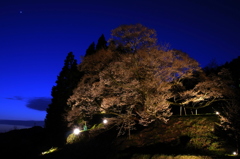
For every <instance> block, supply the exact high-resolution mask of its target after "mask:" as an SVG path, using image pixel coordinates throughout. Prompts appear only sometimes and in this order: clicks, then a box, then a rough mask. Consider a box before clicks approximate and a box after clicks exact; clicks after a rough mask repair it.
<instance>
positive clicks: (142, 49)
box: [66, 25, 199, 135]
mask: <svg viewBox="0 0 240 159" xmlns="http://www.w3.org/2000/svg"><path fill="white" fill-rule="evenodd" d="M120 27H121V26H120ZM125 27H126V26H124V28H125ZM141 27H142V28H141ZM126 28H127V29H126V30H123V31H121V36H120V37H121V38H120V39H119V41H121V40H122V41H124V38H125V37H127V39H129V41H130V42H127V43H126V44H125V43H123V44H124V45H122V46H123V47H125V45H126V48H129V46H128V43H131V44H134V45H131V47H133V48H132V49H130V50H129V51H128V52H126V50H127V49H125V50H124V52H122V50H118V49H117V48H118V46H117V45H115V47H109V49H107V50H101V52H97V53H96V54H94V55H91V56H88V58H85V59H84V60H83V62H82V63H81V64H80V66H79V69H81V71H85V72H87V73H85V75H84V77H83V78H82V80H81V82H80V83H79V85H78V87H77V88H76V89H75V91H74V94H73V95H72V96H71V97H70V98H69V100H68V103H69V104H70V105H72V110H71V111H69V113H68V115H67V117H66V119H67V120H68V121H69V123H70V124H69V126H71V125H73V124H75V122H76V121H79V120H90V119H91V118H92V117H93V115H94V114H99V113H105V114H113V115H114V117H112V118H111V119H112V122H113V123H114V124H116V125H117V126H118V128H119V135H120V134H124V133H125V132H128V134H129V135H130V131H131V130H133V129H134V128H135V126H136V125H137V124H140V125H143V126H147V125H149V124H150V123H152V122H154V121H156V120H160V121H163V122H167V121H168V119H169V117H170V116H171V114H172V113H171V111H170V110H171V109H170V107H169V106H170V103H169V102H168V100H167V99H169V98H171V97H172V93H171V92H170V89H171V87H172V85H173V84H174V81H176V80H180V79H181V78H186V77H188V76H191V75H192V73H193V72H194V71H196V70H199V67H198V65H199V64H198V62H197V61H195V60H194V59H192V58H190V57H189V56H188V55H187V54H186V53H183V52H181V51H177V50H167V51H166V50H162V49H160V48H162V47H159V46H157V45H156V44H155V39H154V38H153V39H151V37H152V36H149V35H150V34H148V31H149V30H148V29H146V28H145V27H143V26H141V25H140V26H139V25H137V26H133V25H130V26H127V27H126ZM135 29H136V30H135ZM141 29H142V30H141ZM116 30H121V28H117V29H116ZM116 30H114V31H116ZM129 30H130V31H129ZM139 30H141V31H139ZM114 31H113V33H114V34H115V32H114ZM144 31H146V32H147V33H146V34H144ZM150 31H151V32H153V33H154V31H153V30H150ZM125 32H126V33H125ZM125 34H126V35H125ZM131 34H133V35H132V36H131ZM137 35H139V38H140V39H138V36H137ZM153 37H155V36H153ZM131 38H132V39H131ZM144 39H145V41H144ZM112 40H113V39H112ZM119 41H117V42H116V43H119ZM132 41H134V42H132ZM147 41H149V42H147ZM145 42H146V43H147V44H149V45H145V44H146V43H145ZM151 42H152V43H151ZM116 43H115V44H116ZM150 44H151V45H150ZM132 50H134V52H133V51H132Z"/></svg>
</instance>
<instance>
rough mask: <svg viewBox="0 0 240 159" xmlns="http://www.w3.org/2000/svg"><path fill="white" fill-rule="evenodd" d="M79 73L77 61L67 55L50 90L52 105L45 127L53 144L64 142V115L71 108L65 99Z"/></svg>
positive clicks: (75, 84) (72, 56) (77, 79)
mask: <svg viewBox="0 0 240 159" xmlns="http://www.w3.org/2000/svg"><path fill="white" fill-rule="evenodd" d="M80 78H81V73H80V72H79V71H78V69H77V61H76V60H75V59H74V55H73V53H72V52H70V53H68V55H67V57H66V59H65V62H64V66H63V68H62V71H61V72H60V74H59V76H58V77H57V81H56V84H57V85H56V86H53V88H52V103H51V104H50V105H49V108H48V109H47V115H46V119H45V127H46V129H47V131H48V132H49V135H50V137H51V139H52V140H53V143H54V144H57V145H58V144H61V143H64V142H65V138H66V132H67V130H68V129H67V123H66V121H65V119H64V115H65V113H66V111H67V110H69V109H70V108H71V107H70V106H69V105H67V99H68V98H69V97H70V96H71V95H72V93H73V89H74V88H75V87H76V86H77V84H78V81H79V79H80Z"/></svg>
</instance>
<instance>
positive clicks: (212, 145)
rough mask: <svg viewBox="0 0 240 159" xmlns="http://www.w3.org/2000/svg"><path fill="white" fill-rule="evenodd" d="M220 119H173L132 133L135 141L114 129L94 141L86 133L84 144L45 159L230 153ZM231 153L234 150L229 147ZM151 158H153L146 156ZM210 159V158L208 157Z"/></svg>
mask: <svg viewBox="0 0 240 159" xmlns="http://www.w3.org/2000/svg"><path fill="white" fill-rule="evenodd" d="M215 122H218V117H217V116H215V115H209V116H201V115H197V116H182V117H179V116H173V117H171V119H170V120H169V122H168V123H167V124H163V123H155V124H153V125H151V126H149V127H147V128H145V129H143V130H141V131H135V132H132V134H131V136H130V137H131V138H130V139H129V138H128V137H127V136H121V137H118V138H116V134H117V131H116V130H115V129H111V130H109V131H105V132H102V133H101V134H99V135H98V136H96V137H94V138H91V137H89V136H91V135H89V134H91V132H87V133H85V134H84V133H83V134H82V136H81V137H80V142H77V143H75V144H69V145H67V146H66V147H64V148H63V149H62V150H61V151H58V152H57V153H53V154H50V155H46V156H42V158H54V156H55V157H56V156H58V158H66V157H68V158H78V157H81V158H96V157H103V158H119V159H120V158H125V159H126V158H132V159H134V158H142V157H144V156H146V155H150V156H154V155H155V158H158V157H157V156H161V155H157V154H166V155H175V156H177V155H179V154H182V155H186V154H187V155H202V156H206V155H208V156H215V155H216V154H223V153H226V152H227V151H228V149H226V148H224V146H223V145H222V142H221V141H220V139H219V138H218V137H217V136H216V135H214V131H215ZM229 149H230V150H231V148H229ZM146 158H149V157H146ZM205 158H206V157H205Z"/></svg>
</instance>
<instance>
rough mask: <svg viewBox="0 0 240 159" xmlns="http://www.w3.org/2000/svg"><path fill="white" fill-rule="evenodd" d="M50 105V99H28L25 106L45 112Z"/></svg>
mask: <svg viewBox="0 0 240 159" xmlns="http://www.w3.org/2000/svg"><path fill="white" fill-rule="evenodd" d="M50 103H51V98H49V97H37V98H32V99H29V100H28V102H27V105H26V106H27V107H28V108H31V109H35V110H39V111H46V109H47V108H48V105H49V104H50Z"/></svg>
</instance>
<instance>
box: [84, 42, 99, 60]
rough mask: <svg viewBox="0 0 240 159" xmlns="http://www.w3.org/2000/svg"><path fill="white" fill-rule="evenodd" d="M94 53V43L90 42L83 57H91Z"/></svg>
mask: <svg viewBox="0 0 240 159" xmlns="http://www.w3.org/2000/svg"><path fill="white" fill-rule="evenodd" d="M95 52H96V49H95V43H94V42H92V43H91V44H90V45H89V47H88V48H87V50H86V54H85V57H87V56H89V55H92V54H94V53H95Z"/></svg>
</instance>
